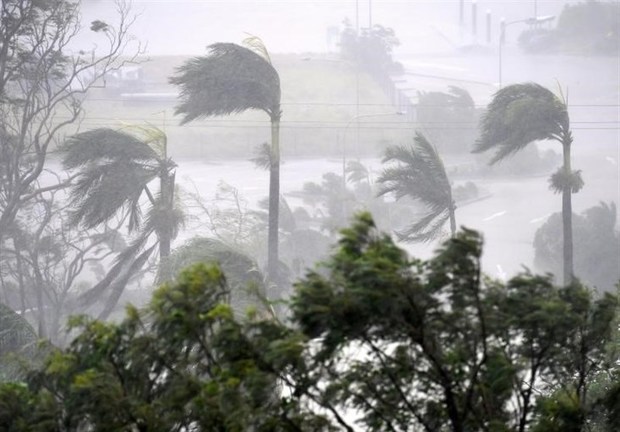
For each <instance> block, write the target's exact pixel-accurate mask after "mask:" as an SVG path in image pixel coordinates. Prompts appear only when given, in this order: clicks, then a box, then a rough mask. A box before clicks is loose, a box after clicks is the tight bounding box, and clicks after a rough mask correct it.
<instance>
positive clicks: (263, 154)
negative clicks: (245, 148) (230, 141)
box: [250, 143, 271, 170]
mask: <svg viewBox="0 0 620 432" xmlns="http://www.w3.org/2000/svg"><path fill="white" fill-rule="evenodd" d="M250 161H252V162H254V165H256V167H257V168H261V169H264V170H268V169H270V168H271V147H270V146H269V144H267V143H262V144H260V145H258V146H257V147H256V149H255V151H254V157H253V158H252V159H250Z"/></svg>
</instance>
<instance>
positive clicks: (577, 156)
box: [80, 0, 620, 278]
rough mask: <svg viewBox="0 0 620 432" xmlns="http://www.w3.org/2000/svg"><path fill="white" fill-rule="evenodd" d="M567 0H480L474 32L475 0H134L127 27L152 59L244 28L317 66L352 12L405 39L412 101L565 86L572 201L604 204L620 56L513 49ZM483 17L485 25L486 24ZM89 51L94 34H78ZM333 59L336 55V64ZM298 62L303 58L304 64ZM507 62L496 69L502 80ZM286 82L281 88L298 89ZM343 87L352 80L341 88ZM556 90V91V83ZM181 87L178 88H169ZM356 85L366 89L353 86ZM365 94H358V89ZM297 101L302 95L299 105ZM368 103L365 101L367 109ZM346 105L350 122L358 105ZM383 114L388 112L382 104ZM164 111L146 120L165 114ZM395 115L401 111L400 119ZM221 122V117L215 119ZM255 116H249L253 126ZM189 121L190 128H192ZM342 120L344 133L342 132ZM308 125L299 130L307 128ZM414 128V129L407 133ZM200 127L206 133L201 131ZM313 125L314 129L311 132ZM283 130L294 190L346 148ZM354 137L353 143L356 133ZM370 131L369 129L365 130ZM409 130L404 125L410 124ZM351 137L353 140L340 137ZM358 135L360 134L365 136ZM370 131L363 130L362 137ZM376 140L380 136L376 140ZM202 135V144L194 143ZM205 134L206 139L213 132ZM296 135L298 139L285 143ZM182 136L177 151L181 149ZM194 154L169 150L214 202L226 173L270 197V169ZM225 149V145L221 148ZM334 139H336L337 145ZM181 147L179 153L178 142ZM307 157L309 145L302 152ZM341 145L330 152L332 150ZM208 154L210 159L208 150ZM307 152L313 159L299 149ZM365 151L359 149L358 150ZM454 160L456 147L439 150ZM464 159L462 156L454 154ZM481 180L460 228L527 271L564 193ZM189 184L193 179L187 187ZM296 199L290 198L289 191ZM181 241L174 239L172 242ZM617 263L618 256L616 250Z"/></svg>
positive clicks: (286, 172)
mask: <svg viewBox="0 0 620 432" xmlns="http://www.w3.org/2000/svg"><path fill="white" fill-rule="evenodd" d="M575 3H577V2H570V1H524V2H515V1H478V2H477V3H476V6H475V7H476V9H477V15H476V31H475V34H474V31H473V30H472V29H473V16H472V14H473V11H474V6H473V5H472V2H469V1H466V2H464V4H463V18H462V19H463V21H462V25H460V9H459V6H460V2H458V1H380V0H375V1H362V0H360V1H303V0H289V1H162V0H160V1H141V0H138V1H134V2H133V10H134V11H135V12H136V13H137V15H138V16H137V19H136V22H135V24H134V25H133V27H132V29H131V32H132V33H133V34H134V35H135V37H136V38H137V39H138V40H140V41H141V42H143V43H145V44H146V54H148V55H149V56H151V58H152V59H156V58H157V57H158V56H169V55H201V54H204V53H205V52H206V47H207V45H209V44H211V43H214V42H221V41H226V42H235V43H240V42H241V41H242V40H243V39H244V38H245V37H247V35H248V34H251V35H256V36H259V37H260V38H261V39H262V40H263V42H264V43H265V45H266V47H267V48H268V49H269V51H270V52H271V54H272V55H273V56H275V59H276V60H274V61H275V62H276V63H277V61H278V60H277V56H278V55H281V54H287V53H296V54H299V55H301V56H302V58H303V59H305V60H308V59H309V60H310V61H308V62H307V64H308V65H309V66H310V67H312V64H311V63H312V61H313V56H315V57H317V59H319V60H316V61H317V62H320V61H321V60H320V57H321V56H325V55H327V56H332V57H330V58H335V57H334V56H337V55H338V50H339V46H338V34H339V32H340V31H341V30H342V29H343V21H344V20H348V21H349V22H350V24H351V26H352V27H353V28H356V27H359V28H364V27H368V26H369V25H370V24H372V25H375V24H380V25H382V26H385V27H390V28H392V29H393V30H394V32H395V35H396V37H397V38H398V40H399V42H400V44H399V45H398V46H397V47H396V48H395V50H394V59H395V60H396V61H398V62H400V63H401V64H402V65H403V66H404V73H403V74H402V75H401V76H399V77H393V78H394V80H395V81H399V83H398V84H397V86H399V87H401V88H403V89H405V90H404V93H406V94H408V95H410V97H411V99H412V100H415V94H416V92H418V91H440V92H441V91H446V89H447V88H448V86H450V85H456V86H459V87H462V88H465V89H466V90H467V91H469V92H470V94H471V95H472V97H473V98H474V100H475V102H476V106H477V107H480V108H483V107H484V106H486V104H487V103H488V102H489V101H490V99H491V97H492V95H493V94H494V92H495V91H496V90H497V89H498V88H499V86H500V80H501V81H502V84H503V85H504V86H505V85H507V84H510V83H517V82H529V81H532V82H536V83H539V84H541V85H544V86H547V87H548V88H550V89H552V90H553V91H557V90H558V89H559V88H560V87H561V89H563V91H565V92H566V93H567V95H568V98H569V99H568V101H569V109H570V116H571V123H572V126H573V131H574V137H575V142H574V145H573V157H574V166H575V168H577V169H581V170H582V171H583V176H584V179H585V183H586V186H585V188H584V189H583V191H582V192H581V193H579V194H576V195H575V196H574V197H573V206H574V207H573V209H574V212H575V213H577V214H578V213H580V212H582V211H584V210H585V209H587V208H589V207H592V206H594V205H597V204H598V203H600V202H601V201H603V202H616V203H617V202H618V201H619V200H618V198H619V193H620V192H619V180H618V165H617V162H618V160H619V159H620V158H619V157H618V155H619V153H618V152H619V143H620V138H619V137H620V135H619V131H618V118H619V108H618V101H619V91H618V71H619V70H620V60H619V58H618V56H593V57H587V58H586V57H583V56H573V55H566V54H555V55H532V54H525V53H523V52H522V51H521V50H520V49H519V48H518V47H517V37H518V35H519V34H520V33H521V32H522V31H523V30H525V28H526V25H525V24H524V23H523V22H519V21H523V20H526V19H528V18H531V17H532V16H534V13H536V14H537V15H538V16H539V17H550V16H555V17H557V16H559V14H560V13H561V11H562V9H563V8H564V7H565V6H566V5H570V4H575ZM83 5H84V9H83V19H84V21H85V22H89V21H90V20H92V19H104V20H105V19H110V21H113V16H114V7H113V2H111V1H84V2H83ZM487 14H488V16H489V19H490V26H489V27H488V29H487V21H486V20H487ZM500 19H504V20H505V22H507V23H509V24H508V26H507V27H506V32H505V42H506V43H505V45H504V46H503V48H502V51H503V52H502V59H501V62H500V59H499V50H500V49H499V38H500V24H499V22H500ZM80 43H84V44H85V45H84V46H85V47H88V44H89V43H92V42H91V41H89V40H87V39H82V40H80ZM330 61H332V60H330ZM301 67H303V65H302V66H301ZM500 68H501V75H502V76H501V77H500ZM298 84H300V83H287V82H286V81H285V80H283V83H282V86H283V88H284V89H286V88H287V87H288V86H295V85H298ZM346 85H347V84H345V86H346ZM348 86H349V88H348V90H349V96H351V97H350V99H348V100H346V101H345V102H347V103H350V104H352V103H353V102H354V100H355V97H354V93H355V86H356V83H355V82H354V81H353V80H351V82H350V83H349V84H348ZM559 86H560V87H559ZM172 91H174V90H172ZM358 91H359V89H358ZM282 97H283V100H284V101H285V102H284V113H283V120H282V125H283V128H284V129H286V128H287V123H288V124H289V127H290V128H291V129H294V128H295V127H296V126H298V125H296V123H295V122H299V121H300V120H301V119H303V116H304V114H303V113H299V112H297V111H295V110H294V109H292V108H291V107H289V109H288V110H287V105H286V100H287V94H286V91H285V90H283V96H282ZM358 97H359V96H358ZM298 102H299V101H297V103H298ZM320 102H324V103H325V104H326V105H325V107H329V104H334V105H336V104H338V103H339V101H335V100H325V101H319V100H316V99H312V97H311V96H310V97H309V98H308V103H314V104H316V103H320ZM362 109H363V108H362ZM359 110H360V108H359V106H358V107H357V111H353V108H350V111H349V114H348V116H349V120H350V119H351V118H353V117H355V116H356V115H359V113H360V111H359ZM376 110H379V111H386V110H387V111H389V109H388V108H387V107H378V108H376ZM165 112H166V113H167V114H166V115H168V116H169V117H168V120H167V123H166V125H167V127H168V129H167V130H168V132H169V134H170V135H171V139H173V138H174V136H175V135H174V133H175V132H174V130H175V127H176V125H175V119H174V118H172V114H171V113H172V109H171V108H170V109H168V108H167V109H166V111H165ZM161 118H162V114H161V113H158V114H156V115H154V116H153V117H152V118H151V119H145V120H148V121H156V122H157V121H161ZM254 118H255V119H258V122H259V123H260V122H261V121H262V123H263V125H259V124H257V123H256V122H255V123H254V124H255V125H256V127H257V129H256V130H257V133H258V134H259V137H261V138H257V139H256V141H255V142H253V143H249V144H248V151H249V150H251V148H252V145H254V144H258V143H259V142H260V141H261V139H262V137H264V140H267V139H268V134H267V130H268V123H267V121H266V120H265V119H262V118H260V116H258V115H257V116H256V117H252V119H254ZM323 119H324V122H325V124H327V125H329V126H328V127H331V128H332V129H334V131H333V136H334V138H337V135H338V133H342V129H344V128H345V125H346V124H347V120H346V119H343V120H341V119H339V121H341V123H340V126H333V125H332V124H331V123H330V122H331V119H329V117H328V116H327V115H326V116H325V117H323ZM396 120H399V121H400V119H396ZM217 121H222V120H221V119H220V120H218V119H214V120H213V122H216V123H217ZM367 121H368V122H371V123H372V126H373V127H375V128H384V129H386V130H387V129H389V128H391V127H393V126H392V119H385V120H383V119H369V120H367ZM248 124H250V123H247V124H244V125H243V126H247V125H248ZM190 127H191V125H190ZM337 128H339V129H340V131H337V130H335V129H337ZM300 129H301V128H300ZM412 130H413V128H412V129H411V131H412ZM201 131H202V130H201ZM308 132H309V133H312V130H308ZM284 133H285V135H284V137H283V140H282V141H283V142H282V151H283V155H284V163H283V168H282V170H283V173H282V179H281V181H282V189H283V191H284V192H285V193H290V192H293V191H298V190H300V189H301V187H302V185H303V183H304V182H308V181H314V182H320V180H321V176H322V175H323V174H324V173H325V172H328V171H335V172H338V170H339V169H340V168H339V162H336V161H335V159H334V157H337V155H338V153H339V150H336V151H335V152H334V151H329V152H328V153H329V154H327V155H325V158H321V157H320V155H316V154H311V156H310V157H311V160H306V161H305V162H304V160H299V159H297V158H296V152H295V151H294V150H292V148H299V146H300V142H299V141H300V140H301V141H302V142H303V143H308V142H311V141H312V138H311V137H305V138H306V139H305V141H304V139H303V138H300V137H299V134H302V133H304V132H303V130H302V132H299V134H297V135H295V136H292V137H291V136H290V135H289V137H291V139H288V140H287V138H286V137H287V135H286V132H284ZM346 133H348V135H349V137H348V139H349V140H350V141H353V138H354V137H353V135H354V134H352V133H351V131H348V132H347V131H345V134H346ZM363 133H364V131H362V134H363ZM408 133H409V132H408ZM410 135H411V133H409V136H410ZM345 139H346V137H345ZM358 139H359V138H358ZM363 139H364V138H363V137H362V140H363ZM369 139H370V140H372V139H376V138H369ZM407 139H408V138H407V136H405V134H400V135H398V136H397V137H396V143H399V144H400V143H406V142H407V141H406V140H407ZM199 141H202V140H201V139H199ZM206 141H209V140H206ZM290 141H294V142H290ZM175 144H176V145H177V147H175ZM199 145H200V148H201V151H200V152H199V153H198V156H199V160H196V159H195V158H193V157H192V160H185V159H186V157H187V154H186V153H185V150H186V149H187V147H185V146H184V143H181V142H175V141H174V140H173V141H172V142H171V146H170V151H171V154H172V155H173V156H175V157H176V158H177V159H180V163H179V165H180V166H179V170H178V176H179V177H180V179H181V181H182V182H183V183H185V184H187V185H191V184H192V182H193V183H195V184H196V185H197V186H198V188H199V190H200V193H201V194H202V195H203V196H204V197H205V198H206V199H211V197H212V196H213V195H214V194H215V189H216V187H217V184H218V183H219V182H220V181H224V182H226V183H228V184H230V185H232V186H233V187H235V188H238V189H239V190H240V191H241V193H242V194H243V195H245V196H247V197H248V199H249V201H250V202H251V203H252V205H255V204H256V203H257V202H258V200H259V199H260V198H264V197H266V191H267V184H268V176H267V173H261V172H260V171H257V170H255V169H253V168H252V166H251V164H249V163H247V162H246V161H245V160H243V159H242V160H239V158H238V157H234V158H233V159H232V160H229V161H222V160H221V155H218V153H217V152H213V151H209V144H204V143H202V144H199ZM218 145H219V144H218ZM336 145H339V144H338V143H336ZM181 147H182V148H183V149H185V150H179V149H180V148H181ZM539 147H540V148H541V149H554V150H555V151H556V152H558V154H559V153H560V149H559V148H558V146H557V143H548V142H547V143H539ZM302 153H303V152H302ZM334 153H335V155H334ZM209 154H212V155H213V157H211V158H210V157H209V156H208V155H209ZM302 156H303V157H306V158H307V157H308V156H307V155H305V154H303V155H302ZM358 156H359V155H358ZM364 157H365V159H364V160H365V163H367V164H369V165H370V166H372V168H373V170H374V173H375V174H378V173H379V172H380V170H381V166H380V161H379V159H380V153H379V154H377V153H376V154H374V155H373V154H372V152H371V154H365V155H364ZM444 157H445V158H447V160H448V161H450V160H451V156H450V155H446V156H444ZM457 163H458V162H457ZM549 172H550V171H549ZM474 180H476V181H479V182H480V184H482V185H484V187H485V188H486V190H487V191H489V192H490V194H491V197H490V198H489V199H486V200H484V201H481V202H479V203H477V204H469V205H467V206H465V207H463V208H462V209H460V210H459V221H458V222H459V225H465V226H468V227H471V228H475V229H479V230H482V231H483V232H484V234H485V238H486V249H485V261H484V265H485V270H486V271H488V272H489V273H490V274H492V275H493V276H498V277H503V278H505V277H508V276H510V275H512V274H514V273H515V272H518V271H520V270H522V269H523V266H527V267H530V268H532V266H533V248H532V241H533V237H534V233H535V231H536V229H538V228H539V227H540V225H541V224H542V223H543V222H544V221H545V220H546V217H548V216H549V215H550V214H552V213H554V212H557V211H559V209H560V201H561V200H560V196H559V195H554V194H553V193H552V192H551V191H550V190H549V189H548V187H547V183H546V174H543V173H538V174H537V175H536V176H534V177H531V176H526V177H525V178H519V179H516V178H515V179H512V178H507V179H506V178H503V179H496V178H495V179H474ZM190 187H193V186H190ZM292 200H293V202H294V203H295V202H296V201H295V199H294V198H293V199H292ZM191 233H192V231H191V230H190V231H188V232H185V233H184V234H182V235H181V237H180V238H179V241H180V239H182V238H188V237H190V236H191V235H192V234H191ZM177 243H178V241H177ZM403 246H405V247H407V248H408V249H409V250H410V251H411V253H413V254H415V255H418V256H422V257H427V256H429V255H430V254H431V253H432V251H433V250H434V248H435V246H436V245H433V244H432V243H431V244H408V245H406V244H405V245H403ZM619 260H620V257H619Z"/></svg>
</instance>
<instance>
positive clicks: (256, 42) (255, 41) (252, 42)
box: [242, 33, 271, 64]
mask: <svg viewBox="0 0 620 432" xmlns="http://www.w3.org/2000/svg"><path fill="white" fill-rule="evenodd" d="M242 43H243V45H244V46H245V47H246V48H249V49H251V50H252V51H254V52H255V53H256V54H258V55H260V56H261V57H262V58H264V59H265V60H266V61H267V62H268V63H269V64H271V57H269V51H267V47H266V46H265V44H264V43H263V40H262V39H261V38H259V37H258V36H254V35H252V34H249V33H248V37H247V38H245V39H243V42H242Z"/></svg>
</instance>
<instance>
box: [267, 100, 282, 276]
mask: <svg viewBox="0 0 620 432" xmlns="http://www.w3.org/2000/svg"><path fill="white" fill-rule="evenodd" d="M279 216H280V114H279V112H278V114H277V115H272V117H271V160H270V165H269V234H268V237H267V277H268V278H269V281H270V282H272V283H277V281H278V225H279Z"/></svg>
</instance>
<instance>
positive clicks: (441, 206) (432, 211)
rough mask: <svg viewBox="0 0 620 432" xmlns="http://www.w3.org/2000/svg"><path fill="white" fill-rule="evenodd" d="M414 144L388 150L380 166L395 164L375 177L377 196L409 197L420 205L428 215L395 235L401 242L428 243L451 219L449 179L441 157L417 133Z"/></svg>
mask: <svg viewBox="0 0 620 432" xmlns="http://www.w3.org/2000/svg"><path fill="white" fill-rule="evenodd" d="M414 144H415V145H414V146H411V147H404V146H394V147H388V149H387V150H386V152H385V157H384V158H383V163H388V162H395V163H396V165H394V166H391V167H388V168H386V169H384V170H383V173H382V174H381V176H380V177H379V180H378V181H379V183H381V187H380V189H379V195H385V194H387V193H392V194H394V196H395V198H396V199H397V200H398V199H401V198H403V197H410V198H412V199H414V200H417V201H419V202H421V203H422V204H424V205H425V206H426V207H427V208H428V213H427V214H426V215H425V216H423V217H422V218H421V219H420V220H419V221H418V222H416V223H414V224H413V225H411V226H409V227H408V228H407V229H405V230H403V231H401V232H400V233H399V235H400V237H401V239H402V240H407V241H429V240H432V239H433V238H436V237H437V236H438V235H439V232H440V229H441V227H442V226H443V224H444V223H445V222H446V221H447V220H448V219H451V218H453V217H454V209H455V207H454V203H453V200H452V188H451V186H450V179H449V178H448V175H447V173H446V170H445V167H444V165H443V161H442V160H441V157H439V155H438V154H437V151H436V150H435V148H434V147H433V146H432V145H431V144H430V142H429V141H428V140H427V139H426V138H425V137H424V135H422V134H421V133H419V132H416V135H415V138H414ZM433 221H435V223H433Z"/></svg>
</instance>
